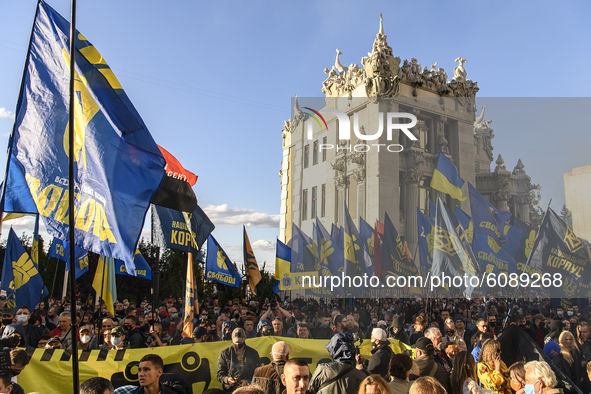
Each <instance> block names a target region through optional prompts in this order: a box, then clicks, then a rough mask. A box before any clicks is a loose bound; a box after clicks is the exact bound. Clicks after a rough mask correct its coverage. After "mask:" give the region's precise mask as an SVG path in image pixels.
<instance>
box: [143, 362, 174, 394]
mask: <svg viewBox="0 0 591 394" xmlns="http://www.w3.org/2000/svg"><path fill="white" fill-rule="evenodd" d="M163 371H164V362H163V361H162V358H161V357H160V356H159V355H157V354H146V355H145V356H144V357H142V359H141V360H140V364H139V365H138V371H137V377H138V381H139V384H140V387H138V388H137V389H136V390H135V391H134V392H133V394H143V393H145V394H173V393H174V391H172V390H171V389H169V388H168V387H166V386H163V385H162V383H160V377H161V376H162V373H163Z"/></svg>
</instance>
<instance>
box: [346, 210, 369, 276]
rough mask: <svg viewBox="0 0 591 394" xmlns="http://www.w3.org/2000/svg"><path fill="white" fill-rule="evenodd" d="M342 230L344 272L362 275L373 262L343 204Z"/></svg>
mask: <svg viewBox="0 0 591 394" xmlns="http://www.w3.org/2000/svg"><path fill="white" fill-rule="evenodd" d="M344 211H345V215H344V216H345V218H344V222H345V223H344V226H343V228H344V231H343V250H344V252H345V274H347V275H351V276H353V275H363V274H364V273H368V272H371V271H373V263H372V261H371V258H370V257H369V252H368V250H367V247H366V243H365V242H364V241H363V240H362V239H361V235H359V231H357V227H355V223H353V219H352V218H351V214H350V213H349V209H348V207H347V204H345V210H344Z"/></svg>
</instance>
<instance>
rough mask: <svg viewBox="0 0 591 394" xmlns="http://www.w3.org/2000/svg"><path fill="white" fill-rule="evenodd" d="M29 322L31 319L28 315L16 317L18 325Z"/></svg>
mask: <svg viewBox="0 0 591 394" xmlns="http://www.w3.org/2000/svg"><path fill="white" fill-rule="evenodd" d="M28 320H29V317H28V316H27V315H17V316H16V322H17V323H18V324H25V323H26V322H27V321H28Z"/></svg>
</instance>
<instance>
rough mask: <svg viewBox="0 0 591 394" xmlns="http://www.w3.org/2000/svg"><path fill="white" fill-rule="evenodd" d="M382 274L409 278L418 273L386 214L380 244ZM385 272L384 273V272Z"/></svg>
mask: <svg viewBox="0 0 591 394" xmlns="http://www.w3.org/2000/svg"><path fill="white" fill-rule="evenodd" d="M381 270H382V274H385V273H390V274H392V275H402V276H410V275H417V274H418V273H419V271H418V269H417V267H416V266H415V264H414V262H413V261H410V260H409V258H408V256H407V254H406V248H405V247H404V243H403V242H402V240H401V239H400V235H399V234H398V231H397V230H396V227H394V223H392V220H390V217H389V216H388V213H387V212H386V219H385V220H384V237H383V244H382V264H381ZM384 271H386V272H384Z"/></svg>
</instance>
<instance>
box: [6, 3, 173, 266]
mask: <svg viewBox="0 0 591 394" xmlns="http://www.w3.org/2000/svg"><path fill="white" fill-rule="evenodd" d="M69 29H70V24H69V22H68V21H66V20H65V19H64V18H63V17H62V16H60V15H59V14H58V13H57V12H56V11H55V10H53V9H52V8H51V7H50V6H48V5H47V4H46V3H45V2H44V1H40V2H39V3H38V7H37V13H36V16H35V22H34V27H33V32H32V35H31V41H30V45H29V52H28V55H27V59H26V63H25V70H24V75H23V80H22V84H21V91H20V95H19V100H18V103H17V108H16V119H15V124H14V128H13V131H12V135H11V137H10V142H9V154H8V166H7V174H6V181H5V182H4V184H3V190H2V196H1V200H0V211H4V212H26V213H39V215H40V216H41V217H42V219H43V221H44V223H45V227H46V228H47V231H48V232H49V234H51V235H52V236H54V237H57V238H60V239H68V230H69V228H68V221H69V215H70V214H71V212H69V211H68V198H69V197H68V196H69V192H68V185H69V183H70V182H74V190H75V206H76V209H75V211H74V214H75V216H76V217H75V231H74V234H75V243H76V244H77V245H78V246H80V247H82V248H84V249H86V250H91V251H93V252H95V253H98V254H103V255H107V256H113V257H115V258H119V259H122V260H124V261H125V263H126V264H127V266H128V269H129V270H132V269H133V255H134V251H135V247H136V244H137V242H138V239H139V236H140V232H141V230H142V227H143V222H144V216H145V214H146V212H147V210H148V207H149V202H150V199H151V198H152V195H153V194H154V192H155V191H156V189H157V188H158V185H159V184H160V181H161V180H162V177H163V175H164V165H165V160H164V158H163V156H162V154H161V153H160V150H159V149H158V146H157V145H156V143H155V142H154V140H153V139H152V136H151V135H150V133H149V131H148V129H147V128H146V126H145V124H144V122H143V121H142V119H141V118H140V116H139V114H138V113H137V111H136V110H135V108H134V107H133V105H132V103H131V101H130V100H129V98H128V97H127V95H126V94H125V92H124V91H123V89H122V88H121V85H120V84H119V82H118V81H117V79H116V78H115V75H114V74H113V72H112V71H111V69H110V68H109V66H108V65H107V63H106V62H105V59H103V57H102V56H101V55H100V54H99V52H98V51H97V50H96V48H95V47H94V46H92V44H91V43H90V42H89V41H88V40H87V39H86V38H85V37H84V36H83V35H82V34H80V33H78V32H77V33H76V42H75V47H76V53H75V60H76V70H75V71H76V73H75V98H74V102H75V113H74V116H75V125H74V130H75V139H74V141H73V143H74V152H75V153H74V157H73V158H72V160H74V162H75V163H74V179H72V180H70V179H68V162H69V158H68V152H69V137H68V129H69V126H68V119H69V117H68V114H69V102H70V97H69V75H70V69H69V63H70V62H69V59H70V53H69V38H68V37H69Z"/></svg>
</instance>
